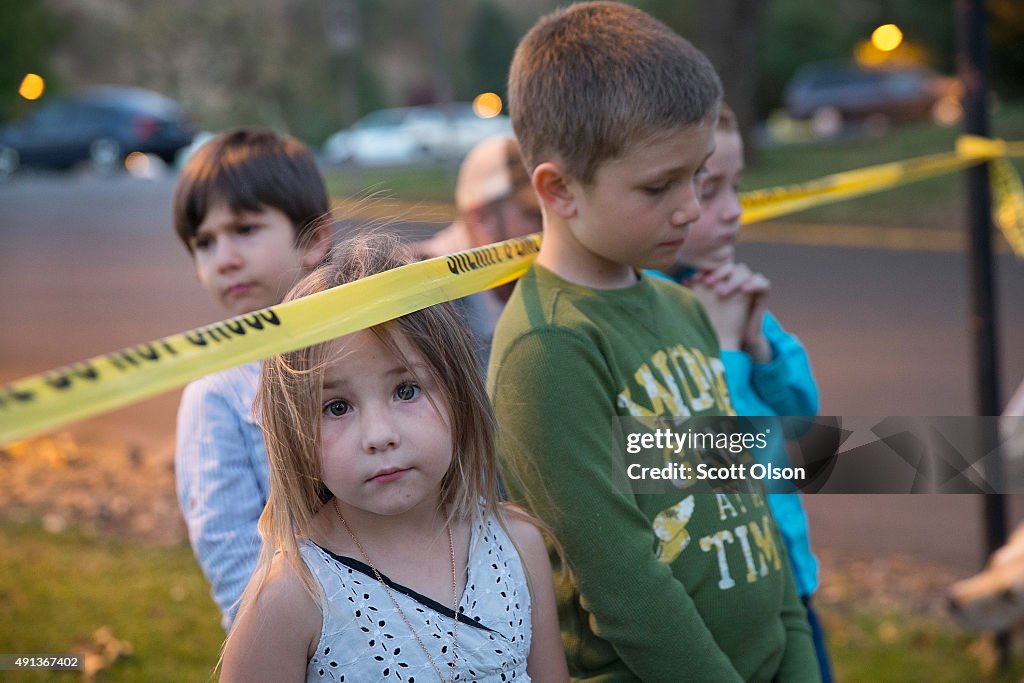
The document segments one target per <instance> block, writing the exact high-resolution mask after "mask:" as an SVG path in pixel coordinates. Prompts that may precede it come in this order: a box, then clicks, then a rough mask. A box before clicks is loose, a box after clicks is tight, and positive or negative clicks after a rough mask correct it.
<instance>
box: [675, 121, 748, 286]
mask: <svg viewBox="0 0 1024 683" xmlns="http://www.w3.org/2000/svg"><path fill="white" fill-rule="evenodd" d="M704 167H705V169H706V172H705V173H704V177H703V178H702V179H701V182H700V187H699V192H700V195H699V196H700V206H701V212H700V218H698V219H697V221H696V222H695V223H694V224H693V228H691V230H690V234H689V236H688V237H687V238H686V242H685V243H684V244H683V248H682V250H681V251H680V253H679V258H680V260H681V261H683V262H684V263H686V264H687V265H689V266H693V267H694V268H698V269H700V270H714V269H715V268H717V267H718V266H722V265H725V264H727V263H731V262H732V260H733V251H734V248H735V244H736V238H738V237H739V235H740V217H741V216H742V215H743V209H742V208H741V207H740V196H739V189H740V180H742V178H743V170H744V165H743V141H742V140H741V139H740V135H739V133H734V132H729V131H716V132H715V153H714V154H712V155H711V157H710V158H709V159H708V160H707V162H706V163H705V164H704Z"/></svg>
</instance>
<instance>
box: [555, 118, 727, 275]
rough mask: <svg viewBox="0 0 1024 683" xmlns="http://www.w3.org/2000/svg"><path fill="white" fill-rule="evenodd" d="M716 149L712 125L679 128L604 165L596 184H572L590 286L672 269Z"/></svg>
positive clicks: (580, 256)
mask: <svg viewBox="0 0 1024 683" xmlns="http://www.w3.org/2000/svg"><path fill="white" fill-rule="evenodd" d="M713 148H714V138H713V136H712V122H711V121H710V120H708V121H704V122H701V123H699V124H696V125H692V126H685V127H682V128H677V129H675V130H673V131H671V132H668V133H665V134H662V135H659V136H657V137H656V138H654V139H653V140H649V141H647V142H644V143H640V144H634V145H633V146H632V147H631V148H629V149H628V150H627V151H626V153H625V154H623V155H622V156H620V157H618V158H615V159H610V160H608V161H605V162H604V163H602V164H601V166H600V168H598V170H597V173H596V174H595V177H594V181H593V182H592V183H590V184H589V185H583V184H581V183H579V182H578V181H576V180H574V179H569V180H568V182H567V185H568V186H569V188H570V190H572V193H573V197H574V198H575V208H576V215H575V216H574V217H573V218H572V219H570V220H569V221H567V222H568V225H569V231H570V232H571V233H572V237H573V238H575V239H574V240H572V242H571V243H572V244H573V251H574V252H575V253H573V254H571V255H570V257H571V258H573V260H574V267H575V268H577V269H586V271H587V273H588V274H589V276H590V277H588V278H587V280H588V281H589V283H590V284H591V285H592V286H598V287H600V286H601V280H602V279H603V280H604V281H605V283H607V284H608V285H609V286H614V285H612V284H611V283H613V282H622V278H624V277H633V276H632V270H633V269H634V268H667V267H669V266H670V265H672V263H674V262H675V259H676V256H677V255H678V253H679V250H680V248H681V247H682V246H683V242H684V241H685V240H686V237H687V234H688V233H689V231H690V226H691V224H692V223H693V222H694V221H696V220H697V218H698V217H699V216H700V210H701V208H700V203H699V202H698V199H697V184H698V182H699V177H700V172H701V170H702V169H703V167H704V162H705V160H707V158H708V156H709V155H710V154H711V152H712V151H713Z"/></svg>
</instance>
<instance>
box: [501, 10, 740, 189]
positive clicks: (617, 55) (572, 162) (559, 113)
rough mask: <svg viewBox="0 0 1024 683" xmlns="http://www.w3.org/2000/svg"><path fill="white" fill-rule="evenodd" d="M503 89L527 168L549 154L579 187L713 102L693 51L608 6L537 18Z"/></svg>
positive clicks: (707, 72)
mask: <svg viewBox="0 0 1024 683" xmlns="http://www.w3.org/2000/svg"><path fill="white" fill-rule="evenodd" d="M508 90H509V109H510V111H511V116H512V125H513V127H514V128H515V133H516V137H518V138H519V143H520V146H521V147H522V152H523V158H524V159H525V160H526V164H527V167H528V168H529V169H530V170H531V171H532V170H533V169H534V168H536V167H537V165H538V164H540V163H541V162H543V161H546V160H549V159H551V158H557V159H558V160H560V161H561V163H562V164H563V165H564V166H565V169H566V171H567V172H568V173H569V174H570V175H571V176H573V177H574V178H576V179H577V180H580V181H582V182H584V183H590V182H591V181H593V179H594V174H595V173H596V172H597V168H598V166H599V165H600V164H601V162H602V161H605V160H607V159H613V158H616V157H618V156H620V155H621V154H623V153H624V152H625V151H626V148H627V146H629V145H631V144H633V143H635V142H639V141H642V140H646V139H648V138H650V137H652V136H654V135H657V134H659V133H662V132H665V131H669V130H672V129H674V128H679V127H683V126H690V125H695V124H698V123H700V122H701V121H704V120H706V119H709V118H713V117H715V116H717V114H718V103H719V101H720V99H721V96H722V86H721V83H720V82H719V80H718V75H717V74H716V73H715V70H714V68H713V67H712V66H711V63H710V62H709V61H708V60H707V58H706V57H705V56H704V55H703V54H702V53H701V52H700V51H699V50H698V49H697V48H695V47H694V46H693V45H691V44H690V43H689V42H688V41H687V40H686V39H684V38H682V37H681V36H679V35H677V34H676V33H674V32H673V31H672V30H671V29H669V28H668V27H667V26H665V25H664V24H663V23H661V22H660V21H658V20H657V19H655V18H654V17H652V16H650V15H648V14H646V13H644V12H642V11H641V10H638V9H636V8H635V7H630V6H628V5H624V4H621V3H617V2H588V3H581V4H577V5H572V6H571V7H568V8H564V9H559V10H556V11H555V12H552V13H551V14H549V15H547V16H545V17H543V18H541V19H540V20H539V21H538V22H537V23H536V24H535V25H534V26H533V28H532V29H530V31H529V32H528V33H527V34H526V36H524V37H523V40H522V41H521V42H520V43H519V47H518V48H517V49H516V52H515V56H514V57H513V59H512V66H511V69H510V72H509V87H508Z"/></svg>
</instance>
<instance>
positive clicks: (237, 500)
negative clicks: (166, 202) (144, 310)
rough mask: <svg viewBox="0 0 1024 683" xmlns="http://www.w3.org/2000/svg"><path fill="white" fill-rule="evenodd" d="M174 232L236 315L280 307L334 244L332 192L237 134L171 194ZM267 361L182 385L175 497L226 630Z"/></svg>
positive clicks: (261, 134) (291, 157) (260, 455)
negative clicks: (258, 389)
mask: <svg viewBox="0 0 1024 683" xmlns="http://www.w3.org/2000/svg"><path fill="white" fill-rule="evenodd" d="M174 229H175V230H176V231H177V233H178V236H179V237H180V238H181V240H182V242H184V244H185V248H186V249H188V251H189V253H190V254H191V255H192V260H193V263H194V265H195V269H196V276H197V278H198V279H199V282H200V284H201V285H202V286H203V288H204V289H206V291H207V292H208V293H209V295H210V297H211V298H212V299H213V300H214V301H216V302H217V303H219V304H220V305H221V306H222V307H223V308H224V309H225V310H226V311H227V312H228V313H230V314H231V315H242V314H244V313H249V312H252V311H255V310H258V309H261V308H266V307H268V306H274V305H276V304H279V303H281V301H282V300H283V299H284V296H285V294H287V293H288V291H289V290H290V289H291V288H292V287H293V286H294V285H295V284H296V283H297V282H298V281H299V280H300V279H301V278H302V277H303V276H304V275H305V274H306V273H308V272H309V271H310V270H312V269H313V268H314V267H316V266H317V265H318V264H319V263H320V261H321V260H322V259H323V257H324V256H325V255H326V253H327V251H328V249H329V248H330V245H331V222H330V220H329V204H328V199H327V190H326V189H325V187H324V182H323V179H322V178H321V176H320V172H319V170H318V169H317V166H316V161H315V160H314V158H313V155H312V153H311V152H310V151H309V149H308V148H307V147H306V146H305V145H303V144H302V143H301V142H299V141H298V140H295V139H294V138H291V137H287V136H283V135H280V134H278V133H275V132H274V131H270V130H259V129H252V128H239V129H235V130H230V131H226V132H224V133H221V134H219V135H217V136H216V137H214V138H213V139H211V140H210V141H209V142H207V143H206V144H205V145H203V146H202V147H200V148H199V150H198V151H197V152H196V154H195V156H194V157H192V159H190V160H189V162H188V163H187V164H186V165H185V167H184V168H183V169H182V172H181V178H180V180H179V181H178V187H177V189H176V190H175V193H174ZM259 373H260V364H259V363H258V362H256V363H249V364H247V365H242V366H239V367H237V368H232V369H230V370H226V371H224V372H219V373H216V374H213V375H209V376H207V377H204V378H202V379H200V380H197V381H195V382H193V383H191V384H190V385H188V387H186V388H185V392H184V393H183V394H182V397H181V405H180V407H179V409H178V427H177V444H176V450H175V474H176V477H177V488H178V502H179V504H180V505H181V510H182V512H183V513H184V515H185V522H186V524H187V525H188V534H189V540H190V541H191V543H192V549H193V551H194V552H195V555H196V559H197V560H199V564H200V565H201V566H202V568H203V572H204V573H205V574H206V578H207V580H209V581H210V584H211V586H212V590H213V598H214V601H215V602H216V603H217V606H218V607H219V608H220V611H221V614H222V615H223V619H222V624H223V626H224V628H225V629H227V628H228V627H229V626H230V625H231V620H232V618H233V617H234V613H235V609H236V604H237V602H238V599H239V597H241V595H242V591H243V590H244V589H245V586H246V584H247V583H248V581H249V577H250V576H251V575H252V571H253V568H254V567H255V566H256V558H257V556H258V554H259V549H260V537H259V533H258V531H257V529H256V523H257V521H258V520H259V517H260V514H261V513H262V511H263V506H264V505H265V504H266V501H267V494H268V490H267V487H268V483H267V482H268V475H267V454H266V450H265V448H264V445H263V436H262V435H261V433H260V428H259V425H258V424H257V423H256V419H255V417H254V415H253V410H252V404H253V399H254V398H255V396H256V384H257V381H258V380H259Z"/></svg>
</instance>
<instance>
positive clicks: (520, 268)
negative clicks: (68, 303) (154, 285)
mask: <svg viewBox="0 0 1024 683" xmlns="http://www.w3.org/2000/svg"><path fill="white" fill-rule="evenodd" d="M1007 156H1024V143H1017V142H1010V143H1008V142H1005V141H1002V140H990V139H987V138H979V137H975V136H962V137H961V138H960V139H959V140H958V141H957V149H956V152H953V153H947V154H935V155H930V156H924V157H918V158H916V159H910V160H906V161H898V162H892V163H888V164H880V165H877V166H871V167H867V168H862V169H857V170H853V171H846V172H843V173H836V174H833V175H829V176H825V177H823V178H820V179H818V180H813V181H810V182H807V183H800V184H796V185H789V186H784V187H778V188H771V189H767V190H756V191H753V192H745V193H743V194H742V196H741V202H742V204H743V208H744V215H743V222H744V223H755V222H758V221H764V220H767V219H769V218H774V217H777V216H781V215H783V214H787V213H792V212H795V211H800V210H802V209H807V208H810V207H812V206H818V205H821V204H826V203H830V202H835V201H839V200H842V199H847V198H850V197H855V196H859V195H863V194H867V193H870V192H878V191H880V190H884V189H888V188H891V187H895V186H897V185H901V184H904V183H908V182H912V181H914V180H921V179H924V178H929V177H932V176H937V175H940V174H943V173H949V172H951V171H956V170H960V169H963V168H967V167H969V166H972V165H974V164H978V163H983V162H986V161H994V162H995V163H993V172H992V177H993V197H994V201H993V204H994V206H995V214H996V221H997V224H998V225H999V226H1000V228H1001V229H1002V230H1003V234H1004V235H1006V239H1007V242H1009V243H1010V245H1011V246H1012V247H1013V249H1014V251H1015V252H1016V253H1017V254H1018V255H1022V254H1024V191H1022V189H1021V181H1020V177H1019V176H1018V175H1017V173H1016V169H1014V168H1013V167H1012V166H1011V165H1010V164H1009V163H1007V162H1006V161H1005V157H1007ZM539 249H540V235H539V234H538V235H531V236H529V237H526V238H522V239H513V240H507V241H505V242H498V243H496V244H492V245H488V246H486V247H480V248H478V249H471V250H468V251H464V252H459V253H457V254H452V255H450V256H442V257H439V258H435V259H430V260H429V261H422V262H420V263H414V264H410V265H408V266H404V267H402V268H397V269H395V270H392V271H388V272H386V273H380V274H378V275H374V276H372V277H369V278H366V279H364V280H360V281H358V282H352V283H349V284H346V285H342V286H340V287H336V288H334V289H332V290H329V291H327V292H321V293H319V294H315V295H313V296H310V297H306V298H303V299H300V300H297V301H293V302H289V303H287V304H281V305H279V306H273V307H271V308H266V309H263V310H260V311H255V312H253V313H250V314H247V315H242V316H237V317H234V318H230V319H228V320H224V321H221V322H218V323H214V324H212V325H207V326H205V327H200V328H197V329H195V330H191V331H189V332H185V333H183V334H179V335H175V336H171V337H165V338H163V339H158V340H156V341H154V342H150V343H148V344H139V345H137V346H132V347H128V348H125V349H121V350H120V351H115V352H114V353H110V354H107V355H104V356H97V357H96V358H92V359H90V360H86V361H82V362H80V363H74V364H72V365H69V366H66V367H62V368H58V369H56V370H52V371H50V372H45V373H42V374H40V375H35V376H32V377H28V378H26V379H23V380H20V381H17V382H14V383H11V384H8V385H6V386H3V387H0V445H2V444H5V443H8V442H10V441H14V440H16V439H21V438H25V437H28V436H32V435H35V434H39V433H41V432H44V431H46V430H48V429H52V428H54V427H57V426H59V425H62V424H66V423H68V422H73V421H75V420H79V419H83V418H86V417H90V416H93V415H98V414H100V413H103V412H106V411H109V410H113V409H115V408H118V407H121V406H124V405H127V404H129V403H133V402H135V401H139V400H141V399H144V398H148V397H150V396H153V395H155V394H159V393H161V392H163V391H167V390H170V389H174V388H176V387H179V386H182V385H184V384H186V383H188V382H190V381H192V380H194V379H197V378H199V377H202V376H204V375H208V374H210V373H213V372H218V371H220V370H224V369H227V368H230V367H234V366H236V365H241V364H243V363H248V362H251V361H255V360H259V359H262V358H266V357H268V356H271V355H274V354H278V353H284V352H286V351H290V350H293V349H298V348H302V347H304V346H309V345H310V344H317V343H320V342H323V341H326V340H328V339H333V338H335V337H340V336H342V335H345V334H350V333H352V332H355V331H358V330H361V329H365V328H367V327H370V326H373V325H377V324H379V323H382V322H385V321H387V320H391V319H394V318H397V317H400V316H403V315H406V314H408V313H411V312H413V311H417V310H420V309H422V308H426V307H427V306H432V305H434V304H437V303H440V302H442V301H449V300H451V299H457V298H459V297H463V296H467V295H469V294H473V293H476V292H479V291H482V290H484V289H488V288H491V287H496V286H498V285H501V284H504V283H506V282H509V281H512V280H514V279H516V278H518V277H519V276H520V275H522V274H523V273H524V272H526V269H527V268H528V267H529V265H530V263H531V262H532V260H533V259H534V258H535V257H536V254H537V252H538V251H539Z"/></svg>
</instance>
